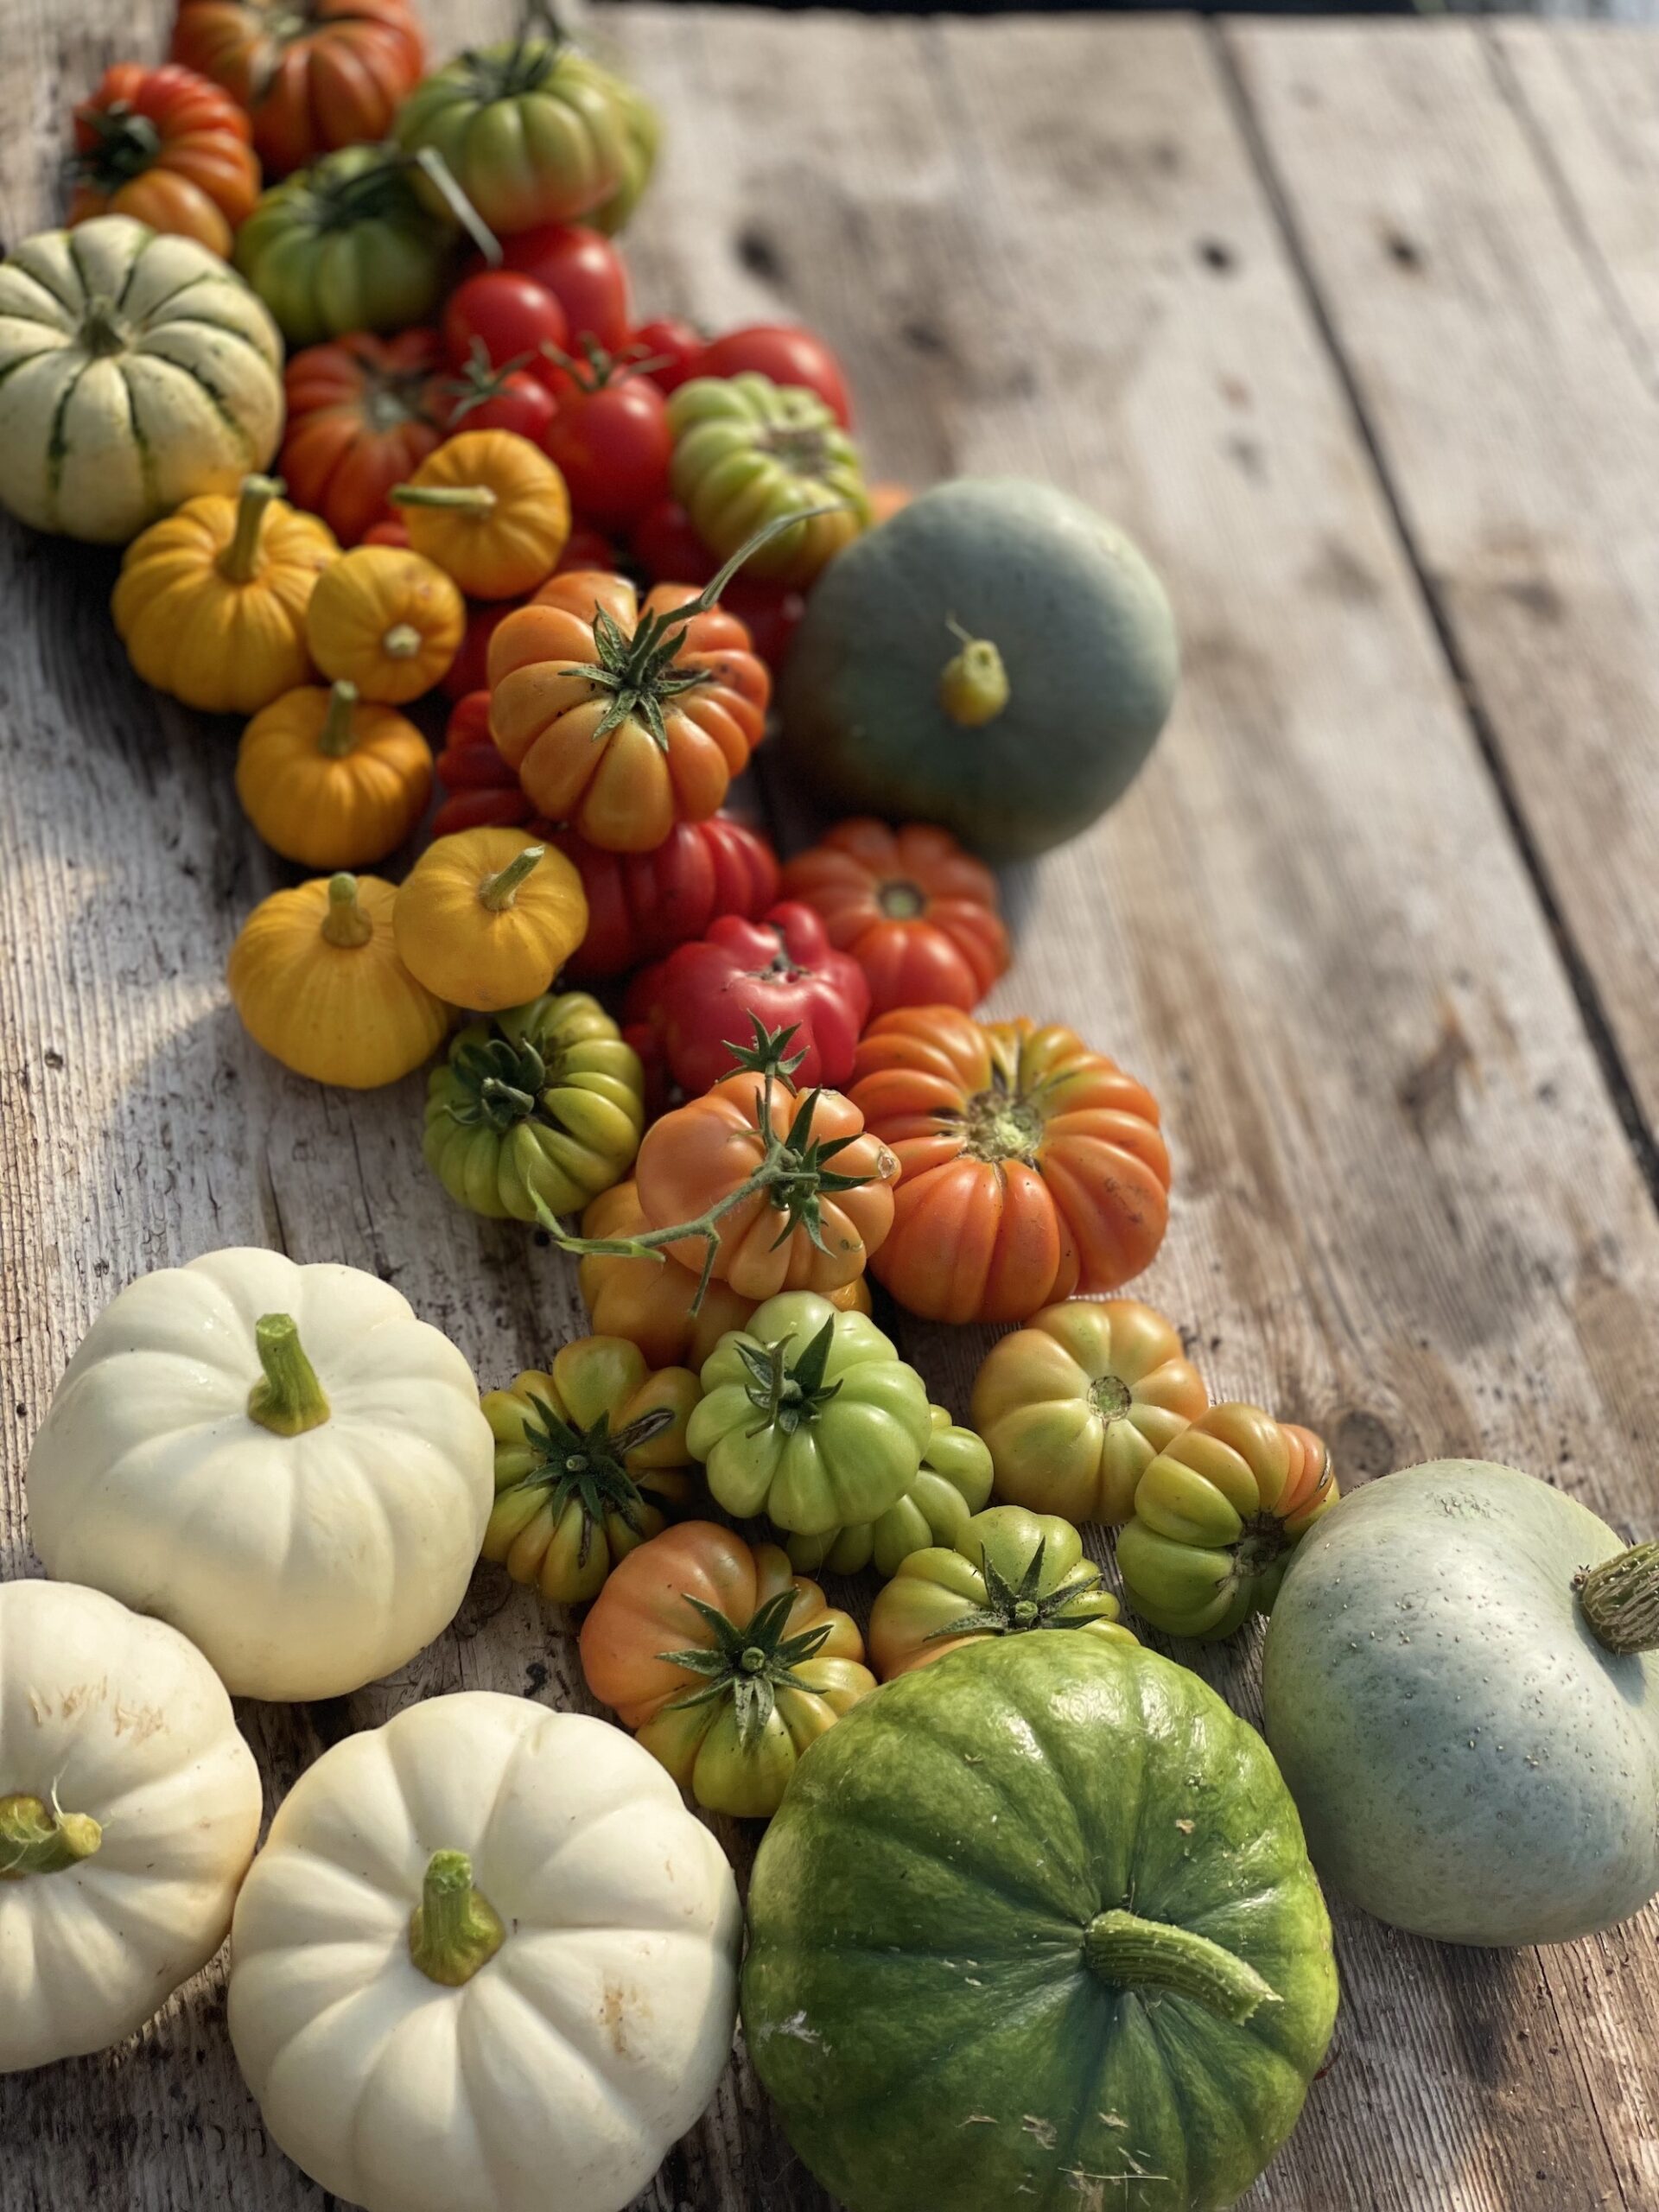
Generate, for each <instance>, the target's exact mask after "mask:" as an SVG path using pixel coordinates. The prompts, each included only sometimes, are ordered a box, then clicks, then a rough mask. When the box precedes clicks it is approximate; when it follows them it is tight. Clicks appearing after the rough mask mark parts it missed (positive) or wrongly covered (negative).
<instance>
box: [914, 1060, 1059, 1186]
mask: <svg viewBox="0 0 1659 2212" xmlns="http://www.w3.org/2000/svg"><path fill="white" fill-rule="evenodd" d="M938 1118H939V1119H940V1121H941V1122H943V1121H944V1120H945V1119H946V1116H944V1115H941V1116H939V1117H938ZM957 1119H958V1124H959V1126H960V1128H961V1130H962V1146H963V1151H964V1152H966V1153H967V1154H969V1155H970V1156H971V1157H972V1158H973V1159H975V1160H988V1161H990V1162H991V1163H992V1164H993V1165H995V1164H996V1163H997V1162H999V1161H1001V1160H1024V1161H1025V1163H1026V1165H1027V1167H1034V1166H1036V1164H1037V1149H1038V1147H1039V1145H1040V1144H1041V1142H1042V1141H1043V1129H1044V1127H1045V1122H1046V1117H1045V1116H1044V1114H1043V1110H1042V1109H1041V1107H1040V1106H1039V1105H1038V1104H1037V1103H1036V1101H1035V1100H1034V1099H1032V1098H1028V1097H1027V1096H1025V1095H1024V1093H1023V1092H1020V1091H1018V1090H1010V1089H1009V1087H1008V1083H1007V1077H1005V1076H1004V1075H1003V1073H1002V1071H1001V1069H1000V1068H997V1069H995V1070H994V1071H993V1073H992V1077H991V1081H990V1083H989V1084H988V1086H987V1088H986V1089H985V1090H976V1092H975V1093H974V1095H973V1096H972V1097H971V1098H970V1099H969V1101H968V1103H967V1105H966V1106H965V1107H964V1109H963V1112H962V1114H961V1115H960V1116H959V1117H957Z"/></svg>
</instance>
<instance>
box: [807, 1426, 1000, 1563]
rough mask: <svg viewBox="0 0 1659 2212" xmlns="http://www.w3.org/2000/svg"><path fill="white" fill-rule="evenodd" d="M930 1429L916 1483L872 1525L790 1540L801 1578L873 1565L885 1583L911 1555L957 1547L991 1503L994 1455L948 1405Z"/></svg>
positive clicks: (850, 1525)
mask: <svg viewBox="0 0 1659 2212" xmlns="http://www.w3.org/2000/svg"><path fill="white" fill-rule="evenodd" d="M929 1418H930V1421H931V1432H930V1433H929V1436H928V1440H927V1442H926V1443H925V1445H924V1446H922V1464H921V1465H920V1466H919V1467H918V1469H917V1471H916V1478H915V1480H914V1481H913V1482H912V1484H911V1485H910V1488H909V1489H908V1490H907V1491H906V1492H905V1494H904V1496H903V1497H901V1498H899V1500H898V1502H897V1503H895V1504H893V1505H890V1506H889V1507H888V1508H887V1511H886V1512H885V1513H882V1514H880V1515H878V1516H877V1517H876V1518H875V1519H874V1521H861V1522H846V1523H844V1524H843V1525H842V1526H841V1527H839V1528H836V1529H821V1530H819V1532H818V1533H817V1535H811V1536H804V1535H792V1536H791V1538H790V1540H789V1543H788V1546H787V1549H788V1552H789V1557H790V1563H791V1566H792V1567H794V1568H795V1569H796V1571H797V1573H801V1574H816V1573H818V1571H819V1569H820V1568H822V1567H828V1568H829V1571H830V1573H832V1574H857V1573H860V1572H861V1570H862V1569H863V1568H865V1567H868V1566H870V1565H872V1564H874V1567H875V1571H876V1573H878V1574H879V1575H880V1577H881V1579H882V1580H883V1581H884V1582H885V1581H887V1580H889V1579H890V1578H891V1577H892V1576H893V1575H895V1574H897V1573H898V1572H899V1566H900V1563H901V1562H902V1561H903V1560H907V1559H908V1558H909V1557H910V1555H911V1554H912V1552H919V1551H924V1550H925V1549H926V1548H927V1547H928V1546H929V1545H930V1544H944V1545H945V1546H946V1547H947V1548H948V1547H949V1546H950V1545H952V1544H954V1543H955V1542H956V1541H957V1538H958V1537H959V1536H960V1535H961V1534H962V1532H963V1529H965V1528H966V1527H967V1525H968V1522H969V1516H970V1515H972V1514H975V1513H979V1512H982V1511H983V1510H984V1509H985V1507H986V1506H988V1504H989V1503H990V1502H991V1455H990V1453H989V1452H988V1451H987V1450H986V1449H985V1446H984V1445H983V1444H982V1441H981V1440H980V1439H979V1438H978V1437H977V1436H976V1435H975V1434H974V1432H973V1430H972V1429H971V1428H957V1427H954V1426H953V1424H952V1422H951V1420H950V1414H948V1413H946V1411H945V1410H944V1407H943V1406H933V1407H931V1408H929Z"/></svg>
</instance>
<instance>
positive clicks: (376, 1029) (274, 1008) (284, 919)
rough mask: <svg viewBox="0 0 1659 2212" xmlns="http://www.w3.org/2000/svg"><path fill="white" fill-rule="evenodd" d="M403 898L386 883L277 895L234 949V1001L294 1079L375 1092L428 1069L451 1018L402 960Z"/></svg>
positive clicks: (323, 882) (355, 881)
mask: <svg viewBox="0 0 1659 2212" xmlns="http://www.w3.org/2000/svg"><path fill="white" fill-rule="evenodd" d="M396 897H397V893H396V891H395V890H394V889H393V887H392V886H391V884H390V883H383V882H381V880H379V878H378V876H372V875H363V876H352V875H334V876H318V877H317V878H315V880H313V881H312V882H310V883H302V884H301V885H300V887H299V888H298V889H297V890H296V891H277V892H273V893H272V894H271V896H270V898H269V899H264V900H263V901H262V902H261V903H260V904H259V905H258V906H256V907H255V908H254V910H253V912H252V913H251V914H250V915H249V917H248V918H247V920H246V921H245V923H244V924H243V925H242V933H241V935H240V936H239V937H238V938H237V940H236V943H235V944H233V945H232V948H231V957H230V963H229V966H228V968H227V969H226V980H227V981H228V982H229V983H230V987H231V999H232V1003H233V1004H234V1006H235V1007H236V1010H237V1012H238V1014H240V1015H241V1017H242V1026H243V1027H244V1028H245V1030H246V1031H247V1033H248V1034H249V1036H250V1037H251V1038H252V1039H253V1041H254V1043H255V1044H256V1045H260V1046H264V1049H265V1051H266V1052H269V1053H270V1054H271V1056H272V1057H273V1058H276V1059H278V1060H280V1061H281V1062H282V1064H283V1066H284V1067H288V1068H292V1069H293V1070H294V1071H295V1073H296V1075H308V1076H310V1077H312V1078H313V1079H314V1080H315V1081H316V1082H318V1083H333V1084H340V1085H341V1086H342V1087H343V1088H345V1089H346V1090H378V1089H379V1087H380V1085H381V1084H386V1083H396V1082H397V1080H398V1078H399V1077H402V1076H406V1075H408V1074H410V1072H411V1071H413V1070H414V1069H416V1068H417V1067H419V1066H420V1065H421V1063H422V1061H423V1060H427V1059H429V1058H431V1057H432V1055H433V1053H434V1052H436V1051H437V1049H438V1047H439V1046H440V1045H442V1042H443V1040H444V1038H445V1036H446V1035H447V1033H448V1027H449V1010H448V1007H446V1006H445V1005H444V1003H443V1001H442V1000H441V999H438V998H435V997H434V995H432V993H431V992H430V991H429V990H428V989H426V988H425V987H424V986H423V984H421V983H419V982H416V979H415V977H414V976H411V975H410V972H409V970H408V969H407V968H405V967H404V963H403V962H402V961H401V960H400V959H399V958H398V957H397V944H396V942H395V940H394V938H393V936H392V927H391V909H392V901H393V900H394V899H396Z"/></svg>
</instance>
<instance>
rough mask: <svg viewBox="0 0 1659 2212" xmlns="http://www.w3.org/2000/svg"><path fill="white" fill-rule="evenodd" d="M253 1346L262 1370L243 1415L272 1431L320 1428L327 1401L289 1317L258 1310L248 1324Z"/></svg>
mask: <svg viewBox="0 0 1659 2212" xmlns="http://www.w3.org/2000/svg"><path fill="white" fill-rule="evenodd" d="M253 1348H254V1350H255V1351H257V1353H258V1355H259V1364H260V1366H261V1367H263V1368H264V1375H263V1376H262V1377H261V1378H260V1380H259V1381H258V1382H257V1383H255V1384H254V1386H253V1388H252V1389H251V1390H250V1391H249V1393H248V1419H249V1420H250V1421H257V1422H258V1424H259V1426H260V1427H261V1428H268V1429H269V1430H270V1433H271V1434H272V1435H273V1436H303V1435H304V1434H305V1433H306V1431H307V1430H308V1429H311V1428H321V1426H322V1424H323V1422H324V1421H327V1418H328V1401H327V1397H326V1395H324V1393H323V1388H322V1385H321V1383H319V1382H318V1380H317V1370H316V1369H315V1367H313V1366H312V1364H311V1363H310V1361H309V1360H308V1358H307V1357H306V1356H305V1349H304V1347H303V1345H302V1344H301V1342H300V1332H299V1330H298V1328H297V1327H296V1325H295V1322H294V1318H293V1316H292V1315H291V1314H289V1313H265V1314H262V1315H261V1316H260V1318H259V1319H258V1320H257V1321H256V1322H255V1323H254V1325H253Z"/></svg>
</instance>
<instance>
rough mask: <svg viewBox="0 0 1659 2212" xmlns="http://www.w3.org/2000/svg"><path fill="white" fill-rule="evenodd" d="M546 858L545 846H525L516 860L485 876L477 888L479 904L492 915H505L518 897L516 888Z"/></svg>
mask: <svg viewBox="0 0 1659 2212" xmlns="http://www.w3.org/2000/svg"><path fill="white" fill-rule="evenodd" d="M546 858H547V847H546V846H545V845H526V846H525V847H524V851H523V852H522V853H520V854H519V855H518V858H517V859H516V860H511V861H508V862H507V864H506V866H505V868H501V869H500V870H499V871H498V873H497V874H494V875H486V877H485V879H484V880H483V881H482V882H481V883H480V885H479V887H478V896H479V900H480V904H481V905H483V906H487V907H488V908H489V910H490V912H492V913H493V914H500V913H505V911H506V909H507V908H508V907H509V906H512V902H513V900H514V899H516V898H517V897H518V887H519V886H520V884H522V883H523V882H524V879H525V877H526V876H528V875H529V874H531V872H532V870H534V869H536V868H539V867H540V865H541V863H542V862H543V861H544V860H545V859H546Z"/></svg>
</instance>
